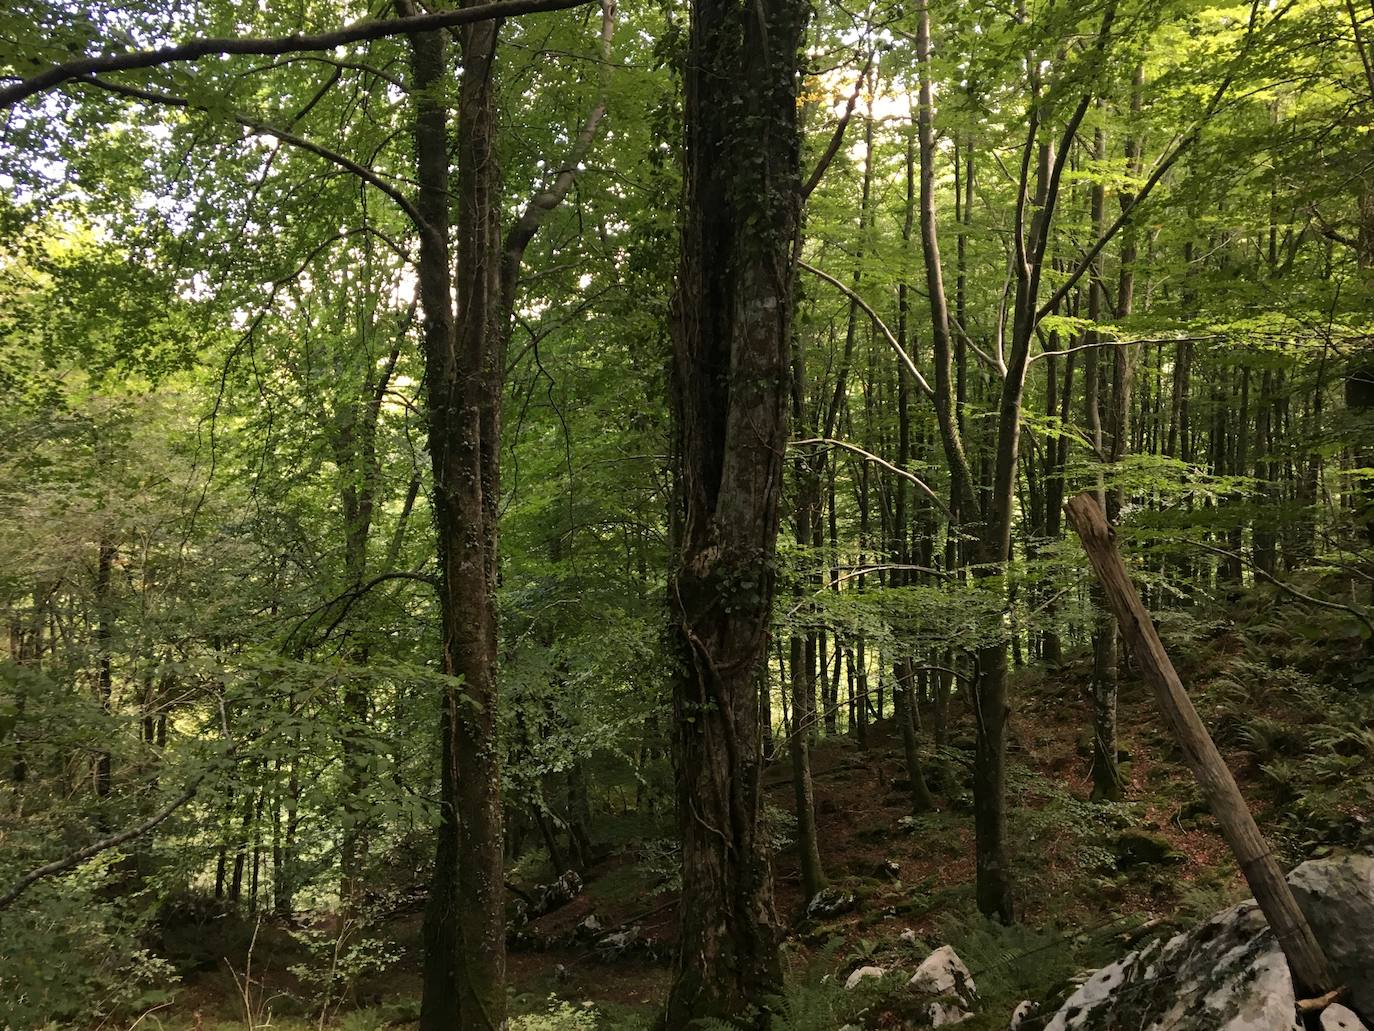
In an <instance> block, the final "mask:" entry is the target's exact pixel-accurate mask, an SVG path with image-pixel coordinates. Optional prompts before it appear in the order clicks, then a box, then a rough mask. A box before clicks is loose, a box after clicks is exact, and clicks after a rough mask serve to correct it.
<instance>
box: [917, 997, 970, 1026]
mask: <svg viewBox="0 0 1374 1031" xmlns="http://www.w3.org/2000/svg"><path fill="white" fill-rule="evenodd" d="M972 1016H973V1014H972V1013H970V1012H969V1011H968V1010H966V1009H964V1008H963V1007H962V1006H954V1005H949V1006H946V1005H945V1004H944V1003H943V1002H932V1003H931V1004H930V1005H929V1006H927V1007H926V1020H928V1021H930V1026H931V1027H944V1026H945V1025H946V1024H961V1023H963V1022H964V1021H965V1020H968V1019H969V1018H970V1017H972Z"/></svg>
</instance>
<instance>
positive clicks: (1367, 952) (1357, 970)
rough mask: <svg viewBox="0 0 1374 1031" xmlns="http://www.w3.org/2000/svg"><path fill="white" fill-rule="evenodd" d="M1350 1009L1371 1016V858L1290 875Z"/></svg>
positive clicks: (1317, 865) (1319, 864) (1323, 863)
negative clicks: (1341, 986) (1346, 991)
mask: <svg viewBox="0 0 1374 1031" xmlns="http://www.w3.org/2000/svg"><path fill="white" fill-rule="evenodd" d="M1288 883H1289V884H1291V885H1292V886H1293V894H1294V896H1296V898H1297V900H1298V906H1299V908H1301V909H1302V911H1303V913H1305V914H1306V915H1307V920H1308V922H1309V923H1310V924H1311V925H1312V933H1314V934H1315V935H1316V936H1317V941H1319V942H1321V944H1322V949H1323V950H1324V951H1325V952H1326V959H1327V962H1328V963H1330V964H1331V974H1332V976H1333V977H1335V979H1336V983H1337V984H1343V985H1346V986H1347V987H1348V988H1349V989H1350V994H1349V995H1348V996H1347V997H1346V998H1345V999H1343V1000H1342V1001H1343V1002H1345V1003H1346V1004H1347V1005H1349V1006H1350V1008H1351V1009H1354V1010H1357V1011H1359V1012H1360V1013H1363V1014H1365V1015H1366V1016H1369V1015H1370V1014H1374V857H1371V856H1345V857H1343V858H1340V859H1323V860H1318V861H1314V862H1309V863H1303V864H1302V865H1301V866H1299V867H1298V868H1297V869H1296V870H1294V871H1293V872H1292V873H1291V874H1289V875H1288Z"/></svg>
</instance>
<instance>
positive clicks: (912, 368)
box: [797, 261, 935, 397]
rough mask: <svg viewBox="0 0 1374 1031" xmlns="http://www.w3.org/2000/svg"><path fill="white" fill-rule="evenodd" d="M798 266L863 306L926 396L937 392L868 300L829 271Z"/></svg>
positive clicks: (801, 264)
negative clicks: (932, 388) (931, 387)
mask: <svg viewBox="0 0 1374 1031" xmlns="http://www.w3.org/2000/svg"><path fill="white" fill-rule="evenodd" d="M797 266H798V267H799V268H804V269H806V271H807V272H810V273H811V274H812V275H813V276H818V277H820V278H821V279H824V280H825V281H826V282H827V283H829V284H830V285H831V286H833V287H835V288H836V289H837V290H839V291H840V292H841V293H842V294H844V295H845V296H846V297H848V298H849V299H850V300H851V301H853V302H854V303H855V304H857V305H858V306H859V307H860V308H862V309H863V310H864V314H865V315H867V316H868V317H869V318H870V319H872V320H873V325H874V326H876V327H877V329H878V332H880V333H882V335H883V339H885V340H886V341H887V343H888V346H889V347H891V348H892V349H893V350H894V351H896V352H897V357H898V358H900V359H901V360H902V364H903V365H905V366H906V369H907V372H909V373H911V375H912V377H913V378H914V379H915V380H916V385H917V386H918V387H920V388H921V393H923V394H925V395H926V397H933V396H934V394H935V392H934V391H933V390H931V389H930V384H929V383H927V382H926V378H925V377H924V376H922V375H921V370H920V369H918V368H916V363H915V362H914V361H912V360H911V355H909V354H907V353H906V351H905V350H904V349H903V347H902V345H901V344H900V343H898V342H897V338H896V337H895V336H893V334H892V330H890V329H888V328H887V323H886V322H884V321H883V320H882V319H881V318H880V317H879V315H878V313H877V312H876V311H874V310H873V309H872V308H871V307H869V305H868V302H867V301H865V300H864V299H863V298H862V297H860V296H859V295H858V294H857V293H855V292H854V291H853V290H852V289H850V288H849V287H848V286H845V284H843V283H841V282H840V281H839V280H838V279H836V278H835V277H834V276H832V275H830V274H829V273H828V272H822V271H821V270H820V269H818V268H816V267H815V266H814V265H808V264H807V263H806V262H804V261H798V262H797Z"/></svg>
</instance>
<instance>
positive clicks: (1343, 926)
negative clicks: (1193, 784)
mask: <svg viewBox="0 0 1374 1031" xmlns="http://www.w3.org/2000/svg"><path fill="white" fill-rule="evenodd" d="M1289 882H1290V883H1291V884H1292V885H1293V887H1294V894H1295V895H1296V897H1297V900H1298V904H1299V905H1300V906H1301V907H1302V909H1303V910H1304V912H1305V913H1306V914H1307V917H1308V920H1309V921H1310V922H1311V924H1312V929H1313V932H1314V933H1315V934H1316V936H1317V940H1318V941H1320V942H1321V943H1322V944H1323V947H1324V948H1325V949H1326V951H1327V955H1328V958H1329V959H1330V961H1331V965H1332V968H1333V973H1334V975H1335V977H1336V980H1337V981H1338V982H1340V983H1342V984H1345V985H1348V986H1349V987H1350V989H1351V995H1350V997H1349V998H1348V999H1347V1000H1346V1001H1347V1002H1349V1003H1350V1005H1351V1006H1352V1007H1353V1008H1354V1009H1355V1010H1358V1011H1360V1012H1362V1013H1368V1012H1370V1010H1369V1009H1367V1008H1366V1007H1370V1006H1371V1005H1374V994H1371V993H1374V858H1371V857H1367V856H1355V857H1348V858H1345V859H1333V860H1313V861H1310V862H1307V863H1304V864H1302V866H1299V867H1298V868H1297V869H1296V870H1294V871H1293V872H1292V873H1291V874H1290V875H1289ZM1296 1003H1297V1000H1296V999H1295V998H1294V990H1293V981H1292V977H1291V976H1290V975H1289V973H1288V964H1287V963H1286V961H1285V960H1284V957H1283V952H1282V950H1280V948H1279V946H1278V942H1277V941H1276V940H1275V939H1274V935H1273V932H1272V931H1271V930H1270V929H1269V925H1268V923H1267V922H1266V921H1265V919H1264V914H1263V913H1261V912H1260V910H1259V907H1258V906H1257V905H1256V904H1255V902H1254V901H1253V900H1247V901H1245V902H1242V903H1241V904H1240V905H1238V906H1233V907H1232V908H1230V909H1228V910H1226V911H1224V912H1222V913H1219V914H1217V915H1216V916H1214V917H1212V918H1211V919H1210V920H1208V921H1207V922H1206V923H1204V924H1202V925H1201V926H1199V927H1197V928H1195V929H1194V930H1192V931H1189V932H1187V933H1185V934H1179V935H1175V936H1174V937H1173V938H1171V939H1169V940H1168V941H1167V942H1154V943H1152V944H1150V945H1148V946H1146V947H1145V948H1143V949H1140V950H1138V951H1136V952H1132V953H1129V954H1128V955H1126V956H1125V957H1123V958H1122V959H1120V960H1118V961H1117V962H1115V963H1112V964H1111V965H1109V966H1106V967H1103V968H1102V969H1101V970H1099V971H1097V972H1096V973H1095V974H1093V975H1092V977H1090V978H1089V979H1088V980H1087V981H1086V982H1085V983H1084V984H1083V985H1082V986H1080V987H1079V989H1078V990H1077V991H1076V992H1074V994H1073V995H1071V996H1069V998H1068V1000H1067V1001H1066V1002H1065V1003H1064V1004H1063V1006H1061V1007H1060V1009H1059V1011H1058V1012H1057V1013H1055V1015H1054V1016H1053V1018H1052V1019H1051V1020H1050V1022H1049V1023H1048V1024H1047V1025H1046V1026H1045V1031H1112V1029H1116V1028H1125V1027H1129V1028H1141V1029H1147V1031H1164V1029H1168V1031H1294V1029H1298V1031H1301V1027H1302V1025H1301V1023H1300V1022H1299V1021H1298V1020H1297V1019H1296ZM1343 1008H1344V1007H1342V1009H1343ZM1332 1009H1335V1007H1332ZM1346 1012H1347V1013H1349V1017H1346V1016H1344V1015H1343V1014H1342V1013H1341V1010H1340V1009H1336V1012H1335V1013H1334V1014H1333V1016H1332V1017H1331V1020H1332V1021H1339V1020H1342V1019H1345V1020H1352V1019H1357V1018H1355V1014H1354V1013H1353V1012H1350V1011H1346ZM1323 1026H1325V1024H1324V1025H1323ZM1333 1027H1335V1028H1340V1027H1341V1025H1340V1024H1339V1023H1335V1024H1333ZM1363 1027H1364V1025H1363V1024H1360V1023H1358V1022H1355V1023H1351V1024H1350V1029H1351V1031H1360V1029H1362V1028H1363Z"/></svg>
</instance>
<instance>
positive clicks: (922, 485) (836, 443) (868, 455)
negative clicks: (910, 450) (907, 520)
mask: <svg viewBox="0 0 1374 1031" xmlns="http://www.w3.org/2000/svg"><path fill="white" fill-rule="evenodd" d="M787 443H788V444H790V445H792V446H794V447H800V446H802V445H805V444H826V445H828V446H830V447H837V448H843V449H844V450H845V451H848V452H850V453H851V454H855V455H858V456H859V457H860V458H862V459H864V461H867V462H872V463H873V464H874V465H880V466H882V467H883V468H884V469H886V470H887V471H888V472H891V473H896V474H897V475H898V476H900V477H902V479H904V480H909V481H911V482H912V483H914V484H915V485H916V487H917V489H919V490H920V491H921V493H923V494H925V496H926V497H928V498H930V500H931V501H933V502H935V505H936V507H938V508H939V509H940V511H942V512H944V513H945V515H949V506H948V505H946V504H945V503H944V501H943V500H941V498H940V495H938V494H936V493H935V491H933V490H931V489H930V486H929V485H928V484H927V483H926V482H925V481H924V480H922V479H921V478H920V477H919V476H916V475H915V474H914V473H909V472H907V471H906V470H905V469H899V468H897V466H895V465H893V464H892V463H891V462H889V461H888V460H887V459H885V458H879V457H878V456H877V455H875V454H873V452H871V451H865V450H864V449H863V448H861V447H859V445H857V444H851V443H849V442H848V441H847V440H835V439H833V438H831V437H807V438H806V439H805V440H789V441H788V442H787Z"/></svg>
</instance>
